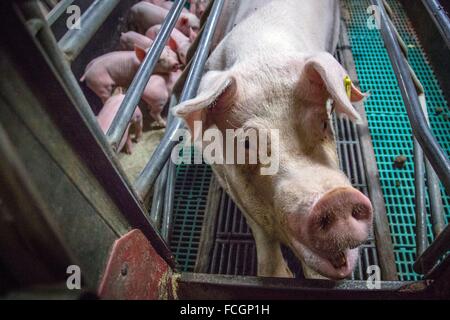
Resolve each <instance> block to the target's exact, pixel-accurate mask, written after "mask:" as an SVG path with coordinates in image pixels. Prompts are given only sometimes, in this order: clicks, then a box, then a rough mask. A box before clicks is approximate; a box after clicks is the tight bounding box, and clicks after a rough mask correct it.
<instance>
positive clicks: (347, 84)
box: [344, 76, 352, 99]
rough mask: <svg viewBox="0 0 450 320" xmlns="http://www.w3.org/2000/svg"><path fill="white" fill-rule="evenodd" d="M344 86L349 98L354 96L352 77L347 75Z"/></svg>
mask: <svg viewBox="0 0 450 320" xmlns="http://www.w3.org/2000/svg"><path fill="white" fill-rule="evenodd" d="M344 87H345V92H347V96H348V98H349V99H351V98H352V79H350V77H349V76H345V78H344Z"/></svg>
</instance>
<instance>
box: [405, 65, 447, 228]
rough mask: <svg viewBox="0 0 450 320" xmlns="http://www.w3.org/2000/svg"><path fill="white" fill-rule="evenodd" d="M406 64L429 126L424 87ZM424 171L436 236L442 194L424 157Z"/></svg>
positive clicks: (440, 224) (441, 220)
mask: <svg viewBox="0 0 450 320" xmlns="http://www.w3.org/2000/svg"><path fill="white" fill-rule="evenodd" d="M408 66H409V71H410V73H411V77H412V79H413V81H414V84H415V86H416V89H417V91H418V93H419V101H420V104H421V106H422V111H423V114H424V115H425V119H426V120H427V124H428V126H430V120H429V118H428V108H427V101H426V97H425V89H424V87H423V85H422V83H421V82H420V80H419V78H418V77H417V75H416V73H415V72H414V70H413V68H412V67H411V65H410V64H409V63H408ZM425 171H426V173H427V186H428V195H429V200H430V211H431V217H432V224H433V231H434V234H435V236H438V235H439V234H440V233H441V232H442V230H443V229H444V227H445V221H444V206H443V203H442V195H441V190H440V186H439V179H438V177H437V175H436V172H435V171H434V169H433V167H432V166H431V164H430V162H429V161H428V159H426V158H425Z"/></svg>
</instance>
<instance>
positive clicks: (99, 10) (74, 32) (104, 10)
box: [59, 0, 120, 62]
mask: <svg viewBox="0 0 450 320" xmlns="http://www.w3.org/2000/svg"><path fill="white" fill-rule="evenodd" d="M119 2H120V0H108V1H104V0H96V1H95V2H94V3H93V4H92V5H91V6H90V7H89V8H88V9H87V10H86V12H85V13H84V14H83V15H82V16H81V17H80V24H81V26H80V28H79V29H76V28H73V29H70V30H69V31H67V33H66V34H65V35H64V36H63V37H62V39H61V40H60V41H59V47H60V48H61V51H62V52H64V54H65V55H66V58H67V60H68V61H69V62H72V61H74V60H75V59H76V58H77V57H78V55H79V54H80V52H81V51H82V50H83V49H84V48H85V47H86V45H87V44H88V43H89V40H91V38H92V37H93V36H94V34H95V33H96V32H97V30H98V29H99V28H100V27H101V26H102V24H103V22H105V20H106V19H107V18H108V16H109V15H110V14H111V12H112V11H113V10H114V8H115V7H116V6H117V4H119Z"/></svg>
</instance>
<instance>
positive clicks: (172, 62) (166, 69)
mask: <svg viewBox="0 0 450 320" xmlns="http://www.w3.org/2000/svg"><path fill="white" fill-rule="evenodd" d="M148 50H149V49H143V48H141V47H138V46H135V52H136V56H137V58H138V59H139V61H140V62H142V61H144V59H145V55H146V54H147V51H148ZM179 68H180V61H179V60H178V55H177V54H176V53H175V52H174V51H173V50H172V49H170V47H168V46H166V47H164V49H163V51H162V53H161V56H160V57H159V59H158V63H157V64H156V67H155V72H157V73H170V72H175V71H177V70H178V69H179Z"/></svg>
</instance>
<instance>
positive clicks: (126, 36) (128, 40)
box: [120, 31, 153, 50]
mask: <svg viewBox="0 0 450 320" xmlns="http://www.w3.org/2000/svg"><path fill="white" fill-rule="evenodd" d="M152 44H153V41H152V39H150V38H148V37H146V36H144V35H142V34H140V33H137V32H134V31H128V32H125V33H122V34H121V36H120V49H121V50H134V48H135V47H139V48H142V49H148V48H150V47H151V46H152Z"/></svg>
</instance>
